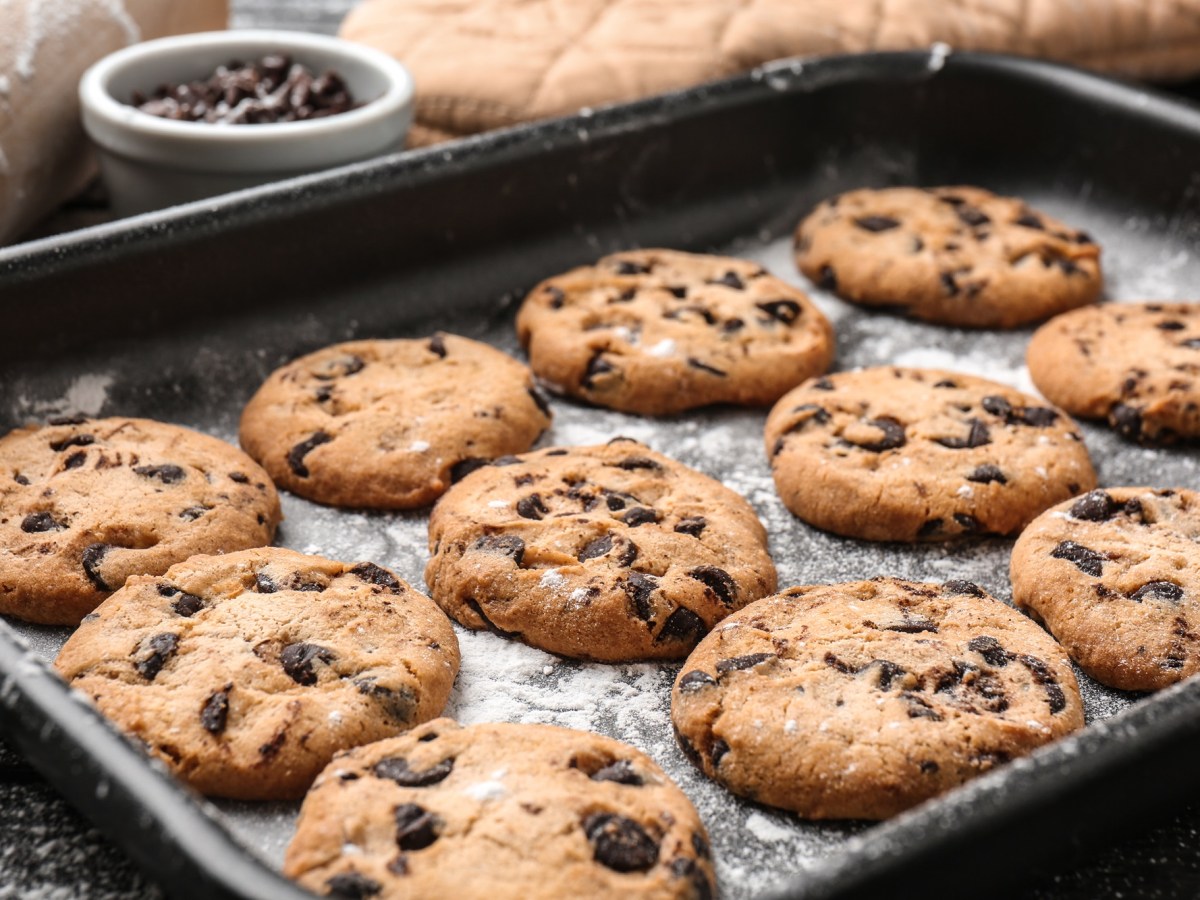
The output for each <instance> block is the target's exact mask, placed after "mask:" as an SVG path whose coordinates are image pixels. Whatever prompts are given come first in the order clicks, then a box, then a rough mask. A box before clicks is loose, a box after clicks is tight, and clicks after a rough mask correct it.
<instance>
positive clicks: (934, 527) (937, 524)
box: [917, 519, 946, 538]
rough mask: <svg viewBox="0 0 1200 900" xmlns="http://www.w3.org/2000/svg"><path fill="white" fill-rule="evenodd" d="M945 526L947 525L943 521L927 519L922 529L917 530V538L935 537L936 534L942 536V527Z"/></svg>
mask: <svg viewBox="0 0 1200 900" xmlns="http://www.w3.org/2000/svg"><path fill="white" fill-rule="evenodd" d="M945 524H946V523H945V522H943V521H942V520H941V519H927V520H925V522H923V523H922V524H921V527H920V528H918V529H917V537H919V538H924V537H933V535H935V534H940V533H941V531H942V526H943V525H945Z"/></svg>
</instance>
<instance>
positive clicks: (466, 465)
mask: <svg viewBox="0 0 1200 900" xmlns="http://www.w3.org/2000/svg"><path fill="white" fill-rule="evenodd" d="M488 465H490V463H489V461H488V460H486V459H481V458H479V457H478V456H468V457H467V458H466V459H460V460H459V461H458V462H456V463H455V464H454V465H452V466H451V467H450V482H451V484H458V483H459V482H460V481H462V480H463V479H464V478H466V477H467V476H468V475H470V474H471V473H472V472H476V471H478V470H479V469H482V468H485V467H486V466H488Z"/></svg>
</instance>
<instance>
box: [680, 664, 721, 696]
mask: <svg viewBox="0 0 1200 900" xmlns="http://www.w3.org/2000/svg"><path fill="white" fill-rule="evenodd" d="M716 683H717V681H716V679H715V678H713V677H712V676H711V675H709V674H708V673H707V672H701V671H700V670H699V669H693V670H692V671H691V672H688V673H687V674H686V675H684V676H683V677H682V678H680V679H679V691H680V693H683V694H691V693H694V692H696V691H699V690H701V689H703V688H706V687H711V686H712V685H714V684H716Z"/></svg>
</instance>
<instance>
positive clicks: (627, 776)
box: [591, 759, 646, 787]
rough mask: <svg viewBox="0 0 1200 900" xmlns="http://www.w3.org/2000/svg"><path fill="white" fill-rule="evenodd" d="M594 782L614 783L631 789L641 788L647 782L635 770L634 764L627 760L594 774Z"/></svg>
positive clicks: (610, 765) (611, 764)
mask: <svg viewBox="0 0 1200 900" xmlns="http://www.w3.org/2000/svg"><path fill="white" fill-rule="evenodd" d="M591 778H592V781H613V782H616V783H617V784H626V785H629V786H630V787H641V786H642V785H644V784H645V783H646V782H645V780H644V779H643V778H642V776H641V775H639V774H638V773H637V771H636V770H635V769H634V768H633V763H631V762H630V761H629V760H627V759H618V760H617V761H616V762H614V763H610V764H609V765H607V766H605V767H604V768H603V769H600V770H599V771H597V772H593V773H592V776H591Z"/></svg>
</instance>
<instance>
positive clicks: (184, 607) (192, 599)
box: [159, 588, 204, 619]
mask: <svg viewBox="0 0 1200 900" xmlns="http://www.w3.org/2000/svg"><path fill="white" fill-rule="evenodd" d="M161 592H162V588H159V593H161ZM202 609H204V601H203V600H201V599H200V598H199V597H197V596H196V595H195V594H188V593H184V592H180V594H179V596H178V597H176V598H175V599H174V600H172V601H171V611H172V612H174V613H175V615H177V616H183V617H184V618H185V619H190V618H191V617H192V616H194V615H195V614H196V613H198V612H200V610H202Z"/></svg>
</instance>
